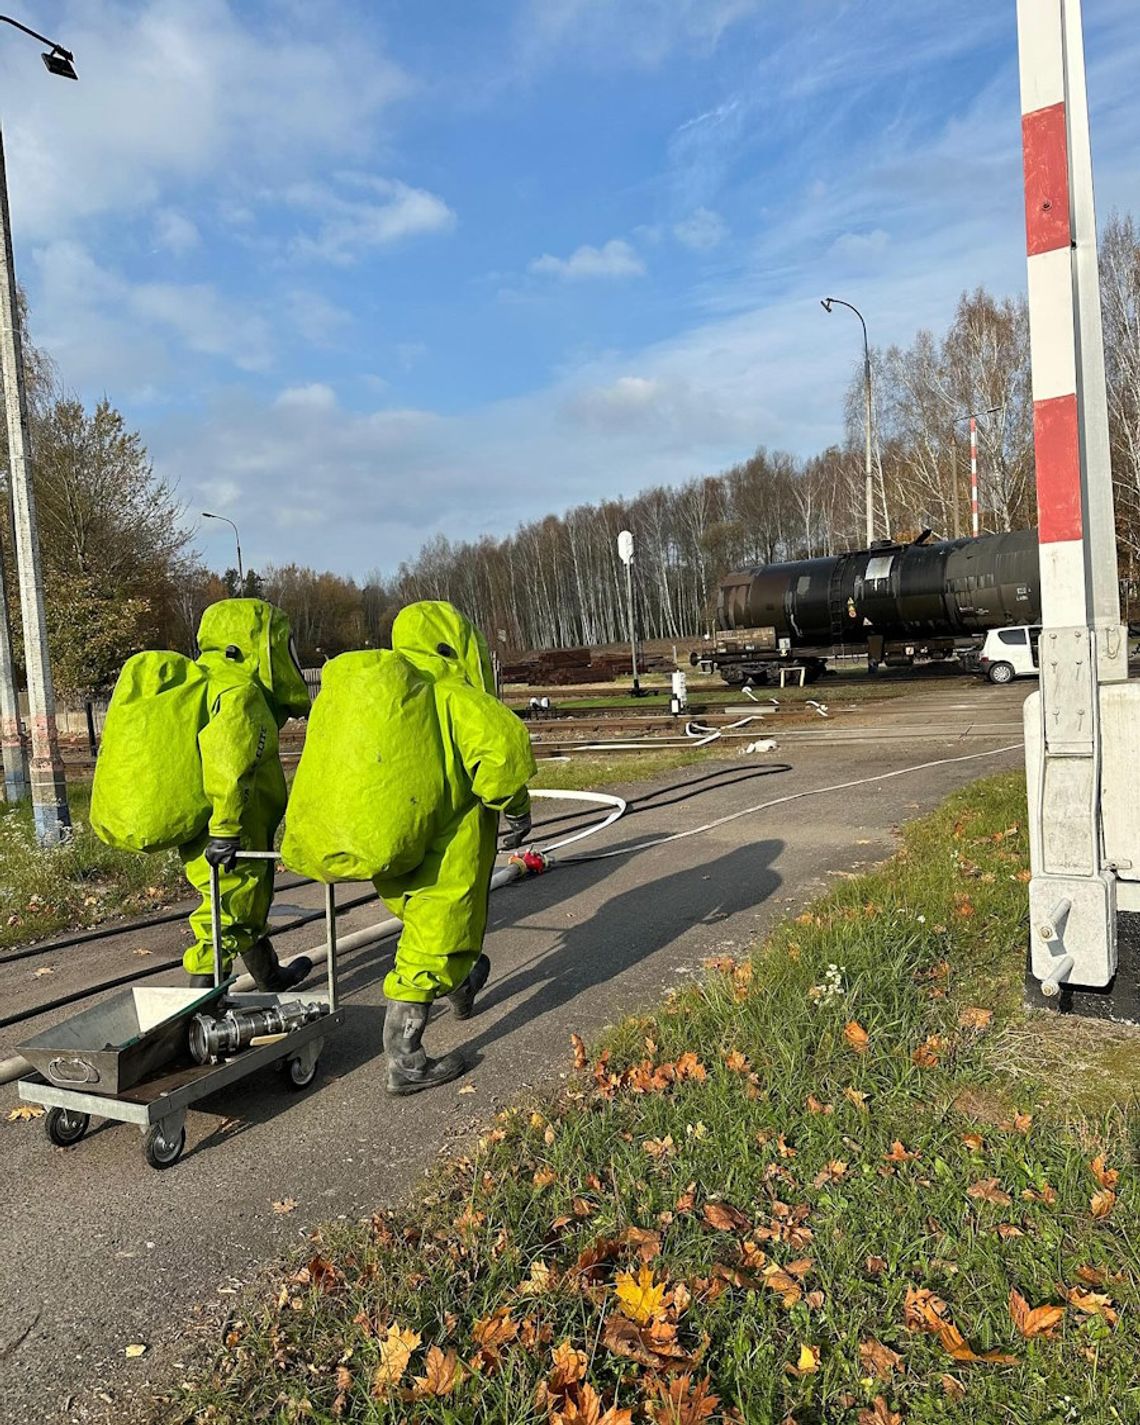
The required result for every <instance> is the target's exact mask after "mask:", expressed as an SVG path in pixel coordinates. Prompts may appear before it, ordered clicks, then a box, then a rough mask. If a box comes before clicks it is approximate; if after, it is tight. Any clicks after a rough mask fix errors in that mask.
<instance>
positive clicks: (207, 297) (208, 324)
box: [125, 282, 273, 371]
mask: <svg viewBox="0 0 1140 1425" xmlns="http://www.w3.org/2000/svg"><path fill="white" fill-rule="evenodd" d="M125 295H126V299H127V301H128V302H129V303H130V306H131V309H132V310H133V311H134V312H135V313H136V314H137V315H138V316H139V317H141V318H142V319H143V320H144V321H150V322H154V323H157V324H159V325H161V326H167V327H170V328H171V329H172V330H173V331H174V332H175V333H176V334H177V335H178V336H179V337H180V338H181V339H182V341H183V342H184V343H185V344H186V346H187V347H189V349H190V350H191V351H196V352H199V353H201V354H202V355H203V356H220V357H224V358H225V359H227V360H229V361H232V362H233V363H234V365H235V366H238V367H240V368H241V369H242V370H244V371H262V370H265V369H266V368H267V367H268V366H270V365H271V364H272V360H273V348H272V342H271V340H270V333H269V325H268V323H267V322H266V321H265V320H264V319H263V318H262V317H260V316H258V315H256V314H255V313H252V312H249V311H242V310H241V309H240V308H239V307H237V306H235V305H234V304H232V303H231V302H230V301H229V300H228V299H227V298H225V297H224V296H222V294H221V293H220V292H218V290H217V288H215V287H213V286H211V285H210V284H209V283H208V282H193V283H182V284H179V283H175V282H144V283H140V284H139V285H137V286H135V287H128V288H126V294H125Z"/></svg>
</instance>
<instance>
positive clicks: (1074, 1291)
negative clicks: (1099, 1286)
mask: <svg viewBox="0 0 1140 1425" xmlns="http://www.w3.org/2000/svg"><path fill="white" fill-rule="evenodd" d="M1065 1300H1066V1301H1067V1302H1068V1303H1069V1305H1070V1306H1072V1307H1074V1308H1075V1309H1076V1310H1077V1311H1081V1312H1083V1313H1084V1314H1085V1315H1086V1316H1103V1317H1104V1319H1105V1320H1106V1321H1107V1322H1108V1323H1109V1325H1110V1326H1115V1325H1116V1321H1117V1316H1116V1312H1115V1311H1114V1310H1113V1307H1112V1297H1111V1296H1108V1295H1106V1294H1105V1293H1104V1292H1100V1291H1082V1290H1081V1288H1080V1287H1079V1286H1074V1287H1070V1288H1069V1289H1068V1291H1066V1292H1065Z"/></svg>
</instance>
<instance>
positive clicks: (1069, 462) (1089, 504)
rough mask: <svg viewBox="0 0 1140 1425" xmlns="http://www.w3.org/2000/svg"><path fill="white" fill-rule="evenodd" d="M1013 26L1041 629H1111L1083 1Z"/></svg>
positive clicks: (1031, 6)
mask: <svg viewBox="0 0 1140 1425" xmlns="http://www.w3.org/2000/svg"><path fill="white" fill-rule="evenodd" d="M1017 18H1018V39H1019V43H1020V50H1021V112H1022V118H1021V137H1022V149H1023V155H1024V164H1025V230H1026V253H1027V258H1028V268H1029V324H1030V346H1031V357H1032V366H1033V443H1034V450H1035V454H1036V464H1037V517H1038V533H1039V537H1040V542H1041V583H1042V611H1043V622H1044V623H1045V625H1046V626H1059V627H1073V626H1078V625H1083V626H1085V627H1090V628H1091V627H1094V626H1099V627H1102V628H1107V627H1109V626H1111V627H1113V628H1116V627H1118V626H1119V624H1120V594H1119V589H1118V586H1117V573H1116V534H1115V528H1114V522H1113V512H1112V477H1111V468H1110V464H1109V446H1108V407H1107V400H1106V396H1105V378H1104V340H1103V336H1102V333H1101V317H1100V284H1099V277H1098V273H1097V248H1096V217H1095V213H1094V209H1093V184H1092V159H1091V151H1090V146H1089V128H1088V101H1087V98H1086V93H1085V65H1084V46H1083V40H1082V34H1081V7H1080V0H1018V6H1017ZM1078 373H1079V375H1078ZM1098 661H1099V660H1098Z"/></svg>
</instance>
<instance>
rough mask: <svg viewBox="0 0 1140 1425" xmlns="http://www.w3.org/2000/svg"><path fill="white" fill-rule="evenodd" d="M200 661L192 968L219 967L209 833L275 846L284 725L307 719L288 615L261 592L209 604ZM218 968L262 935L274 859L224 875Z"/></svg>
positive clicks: (185, 852)
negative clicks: (203, 808) (202, 819)
mask: <svg viewBox="0 0 1140 1425" xmlns="http://www.w3.org/2000/svg"><path fill="white" fill-rule="evenodd" d="M198 649H199V654H198V666H199V667H200V668H201V669H202V670H203V672H204V673H205V674H206V679H207V684H208V696H207V713H208V718H209V720H208V722H207V723H206V725H205V727H203V728H202V730H201V732H200V733H199V734H198V749H199V751H200V753H201V756H202V785H203V788H204V790H205V793H206V799H207V801H208V802H209V804H210V807H211V813H210V821H209V825H208V826H207V828H206V830H205V831H204V832H202V834H201V835H199V836H197V837H196V838H195V839H194V840H193V841H191V842H188V843H187V844H186V845H184V846H181V847H179V854H180V855H181V857H182V862H183V865H184V867H185V870H186V876H187V879H188V880H189V881H190V884H191V885H192V886H193V887H194V889H195V890H197V891H198V892H200V894H201V896H202V904H201V905H200V906H199V907H198V909H197V910H195V911H194V912H193V914H192V915H191V916H190V929H191V930H192V932H193V934H194V944H193V945H192V946H191V947H190V949H189V950H187V951H186V953H185V955H184V956H183V957H182V963H183V965H184V966H185V968H186V970H187V971H188V972H189V973H190V974H192V975H209V974H212V973H213V969H214V952H213V939H214V936H213V927H212V923H211V914H210V867H209V865H208V863H207V861H206V857H205V855H204V852H205V848H206V843H207V842H208V841H209V840H210V839H211V837H216V836H237V837H240V839H241V848H242V850H243V851H269V850H271V849H272V847H273V838H274V835H275V834H276V832H277V827H278V825H279V824H280V821H281V818H282V816H283V815H284V813H285V802H286V799H287V795H288V793H287V789H286V785H285V774H284V772H283V771H282V770H281V760H280V757H279V755H278V745H279V744H278V731H279V729H280V728H282V727H283V726H284V725H285V723H286V722H288V720H289V719H290V718H291V717H307V716H308V712H309V690H308V688H307V687H306V686H305V680H304V677H303V676H302V674H301V669H300V668H299V666H298V664H297V660H296V657H295V655H294V652H293V647H292V639H291V636H290V630H289V620H288V619H287V618H286V616H285V614H284V613H283V612H282V611H281V610H280V609H279V608H275V607H274V605H273V604H269V603H266V601H265V600H264V599H223V600H222V601H221V602H220V603H216V604H211V605H210V607H209V608H208V609H207V610H206V611H205V613H204V614H203V615H202V622H201V624H200V625H199V628H198ZM219 891H220V897H219V898H220V902H221V918H222V967H223V973H225V972H228V970H229V968H230V966H231V965H232V964H233V961H234V958H235V956H237V955H241V954H243V953H244V952H245V951H246V950H248V949H249V948H250V947H251V946H252V945H254V944H255V943H256V942H257V941H258V940H260V939H261V937H262V936H263V935H264V934H265V926H266V921H267V919H268V916H269V908H270V906H271V904H272V902H273V862H272V861H238V862H237V864H236V865H235V867H234V869H233V870H232V871H225V870H222V871H220V872H219Z"/></svg>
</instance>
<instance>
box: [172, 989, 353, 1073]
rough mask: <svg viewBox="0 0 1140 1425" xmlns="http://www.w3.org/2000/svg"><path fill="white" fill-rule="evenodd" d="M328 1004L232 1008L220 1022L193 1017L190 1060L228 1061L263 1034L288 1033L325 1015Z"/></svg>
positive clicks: (207, 1018)
mask: <svg viewBox="0 0 1140 1425" xmlns="http://www.w3.org/2000/svg"><path fill="white" fill-rule="evenodd" d="M328 1012H329V1007H328V1005H327V1004H320V1003H318V1002H317V1001H310V1002H309V1003H308V1004H305V1003H303V1002H302V1001H300V1000H289V1001H287V1002H286V1003H284V1004H278V1005H271V1006H269V1007H268V1008H266V1009H231V1010H229V1011H228V1013H226V1014H224V1015H222V1016H221V1018H220V1019H211V1018H210V1016H209V1015H207V1014H196V1015H195V1016H194V1018H193V1019H192V1020H191V1021H190V1057H191V1058H192V1059H193V1060H194V1062H195V1063H196V1064H208V1063H210V1062H211V1060H214V1059H228V1058H231V1057H232V1056H233V1055H234V1054H240V1053H241V1051H242V1050H243V1049H248V1048H249V1046H250V1044H251V1043H252V1042H253V1040H254V1039H257V1038H260V1037H261V1036H263V1035H270V1034H288V1033H289V1032H290V1030H293V1029H299V1028H300V1027H301V1025H303V1024H311V1023H312V1021H313V1020H314V1019H320V1018H321V1017H322V1016H323V1015H326V1014H328Z"/></svg>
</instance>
